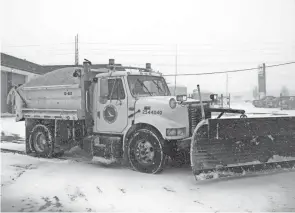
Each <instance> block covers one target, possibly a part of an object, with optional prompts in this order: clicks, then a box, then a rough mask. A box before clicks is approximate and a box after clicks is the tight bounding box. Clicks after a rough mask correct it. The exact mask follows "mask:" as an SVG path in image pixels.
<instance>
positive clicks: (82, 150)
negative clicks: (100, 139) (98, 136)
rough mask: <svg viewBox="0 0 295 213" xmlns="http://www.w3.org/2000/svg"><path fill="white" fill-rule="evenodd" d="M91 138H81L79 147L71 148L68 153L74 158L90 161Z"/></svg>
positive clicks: (91, 154)
mask: <svg viewBox="0 0 295 213" xmlns="http://www.w3.org/2000/svg"><path fill="white" fill-rule="evenodd" d="M93 140H94V137H93V136H88V137H85V138H83V140H82V143H81V144H80V145H79V146H76V147H73V148H72V149H71V150H70V151H69V153H71V154H73V155H74V157H80V158H84V159H87V160H89V161H91V160H92V159H93Z"/></svg>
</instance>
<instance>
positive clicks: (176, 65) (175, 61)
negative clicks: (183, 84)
mask: <svg viewBox="0 0 295 213" xmlns="http://www.w3.org/2000/svg"><path fill="white" fill-rule="evenodd" d="M177 48H178V47H177V44H176V52H175V77H174V84H175V85H174V95H176V76H177V54H178V53H177V51H178V50H177Z"/></svg>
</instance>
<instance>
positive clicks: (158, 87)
mask: <svg viewBox="0 0 295 213" xmlns="http://www.w3.org/2000/svg"><path fill="white" fill-rule="evenodd" d="M152 82H153V83H154V84H155V85H156V86H157V89H158V90H159V89H160V90H161V92H164V91H163V90H162V88H161V87H160V86H159V84H158V83H157V82H156V81H155V80H152Z"/></svg>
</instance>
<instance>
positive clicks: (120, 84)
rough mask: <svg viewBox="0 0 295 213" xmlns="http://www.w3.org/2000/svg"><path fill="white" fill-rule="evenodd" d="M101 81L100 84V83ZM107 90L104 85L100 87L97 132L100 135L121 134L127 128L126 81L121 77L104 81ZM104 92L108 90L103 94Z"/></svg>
mask: <svg viewBox="0 0 295 213" xmlns="http://www.w3.org/2000/svg"><path fill="white" fill-rule="evenodd" d="M100 80H101V79H99V81H98V82H100ZM104 80H105V81H107V82H106V85H105V86H104V87H107V89H105V88H103V85H100V86H99V87H98V90H99V91H98V93H97V94H98V96H99V95H101V94H102V93H105V94H106V95H105V96H104V97H101V96H100V97H98V98H97V104H96V106H97V107H96V111H97V112H96V116H97V117H96V122H95V123H96V125H95V126H96V131H97V132H99V133H121V132H123V130H124V129H125V128H126V126H127V122H128V119H127V112H128V111H127V109H128V100H127V94H126V90H125V88H126V87H125V85H126V84H125V82H124V79H122V78H120V77H114V78H108V79H104ZM102 90H106V91H104V92H102Z"/></svg>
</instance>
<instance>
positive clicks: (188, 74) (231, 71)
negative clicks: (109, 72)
mask: <svg viewBox="0 0 295 213" xmlns="http://www.w3.org/2000/svg"><path fill="white" fill-rule="evenodd" d="M289 64H295V61H293V62H287V63H282V64H274V65H268V66H265V67H278V66H284V65H289ZM257 69H258V68H257V67H253V68H247V69H238V70H228V71H222V72H207V73H184V74H177V75H176V76H193V75H214V74H223V73H234V72H246V71H251V70H257ZM163 76H175V74H167V75H163Z"/></svg>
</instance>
